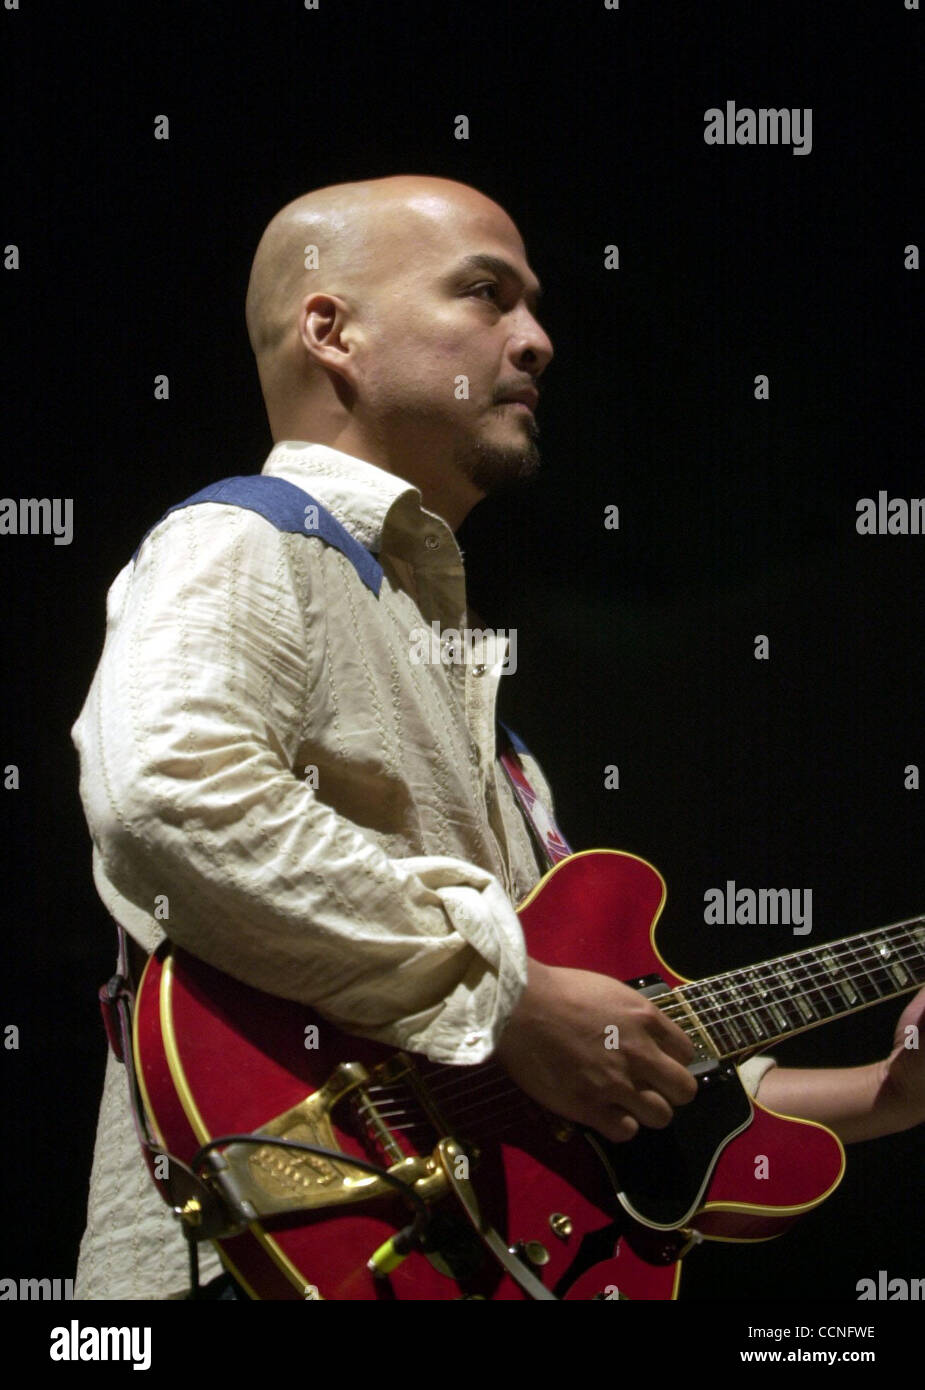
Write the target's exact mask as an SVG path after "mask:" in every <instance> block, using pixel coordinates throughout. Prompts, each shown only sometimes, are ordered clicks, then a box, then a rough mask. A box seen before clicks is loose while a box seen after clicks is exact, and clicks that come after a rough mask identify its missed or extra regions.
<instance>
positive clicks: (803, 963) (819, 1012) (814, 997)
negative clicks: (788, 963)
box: [790, 951, 838, 1023]
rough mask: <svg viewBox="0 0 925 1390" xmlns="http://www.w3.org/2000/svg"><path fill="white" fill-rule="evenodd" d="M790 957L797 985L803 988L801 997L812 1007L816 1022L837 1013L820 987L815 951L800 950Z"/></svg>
mask: <svg viewBox="0 0 925 1390" xmlns="http://www.w3.org/2000/svg"><path fill="white" fill-rule="evenodd" d="M790 959H791V960H792V961H793V973H794V974H795V975H796V978H797V985H798V987H799V988H800V989H802V990H803V998H804V999H805V1000H806V1002H807V1004H808V1005H809V1007H810V1008H811V1009H812V1011H813V1014H814V1015H815V1018H816V1022H817V1023H821V1022H822V1021H823V1019H826V1018H831V1017H832V1015H833V1014H835V1013H838V1009H836V1008H835V1007H834V1006H833V1004H832V1002H831V1000H830V999H829V997H828V995H827V994H826V993H825V990H824V989H821V988H820V981H819V976H818V966H817V965H816V960H815V952H814V951H800V952H799V954H797V955H794V956H791V957H790Z"/></svg>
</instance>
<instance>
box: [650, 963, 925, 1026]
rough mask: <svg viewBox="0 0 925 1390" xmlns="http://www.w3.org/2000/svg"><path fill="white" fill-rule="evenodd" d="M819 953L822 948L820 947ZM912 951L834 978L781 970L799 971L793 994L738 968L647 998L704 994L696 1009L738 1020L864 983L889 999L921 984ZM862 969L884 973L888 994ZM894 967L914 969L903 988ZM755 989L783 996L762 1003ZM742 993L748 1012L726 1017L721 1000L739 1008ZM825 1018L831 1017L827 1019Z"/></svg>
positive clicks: (827, 973) (826, 970)
mask: <svg viewBox="0 0 925 1390" xmlns="http://www.w3.org/2000/svg"><path fill="white" fill-rule="evenodd" d="M819 949H825V948H824V947H822V948H819ZM913 951H914V954H903V953H902V952H901V951H899V950H896V951H894V953H893V956H892V959H891V960H890V961H889V962H886V961H884V960H883V959H882V958H881V957H879V956H875V955H871V957H870V958H869V961H868V962H867V963H861V964H862V966H863V968H861V969H856V970H854V971H847V970H844V971H842V972H840V973H838V974H836V972H835V971H833V970H832V969H831V967H828V966H826V965H825V964H824V963H823V964H821V965H820V966H818V967H817V968H816V970H815V972H814V971H813V970H812V969H811V968H810V967H809V966H808V965H803V964H800V965H796V966H790V967H786V966H785V967H784V968H785V969H787V973H788V974H796V973H797V972H798V971H799V972H801V973H802V974H803V975H804V976H805V977H806V979H797V980H796V984H797V986H798V987H799V988H798V989H797V991H796V992H794V990H793V989H792V988H791V987H790V986H788V985H787V984H786V982H785V981H784V980H783V979H781V977H780V975H779V974H778V975H777V976H776V977H774V978H768V977H765V978H762V977H761V976H760V975H759V976H758V977H757V982H756V980H754V979H747V978H745V974H746V972H748V971H757V969H758V967H757V966H742V967H740V969H739V970H736V971H729V972H727V974H725V975H719V976H711V977H707V978H706V979H703V980H691V981H689V982H688V983H687V984H682V985H678V986H676V988H675V989H673V990H666V991H665V993H664V994H659V995H653V996H650V999H651V1002H652V1003H655V1004H657V1003H658V1001H659V999H670V998H671V997H672V996H677V995H681V996H682V998H684V997H689V998H690V999H691V1000H692V999H693V994H694V992H695V991H696V990H701V991H704V992H705V993H706V994H708V995H711V996H712V999H705V1000H704V1001H702V1002H701V1005H700V1009H701V1010H702V1011H703V1012H704V1013H711V1012H712V1013H714V1014H722V1016H723V1017H725V1018H730V1017H731V1018H739V1017H742V1014H743V1013H753V1012H754V1011H755V1009H757V1008H761V1007H766V1005H767V1002H770V1003H772V1004H778V1005H779V1004H780V1003H781V1002H787V1001H792V1000H794V999H795V998H800V997H802V998H806V997H808V996H809V995H811V994H819V993H822V991H823V990H825V989H832V990H836V991H837V990H838V988H839V985H847V984H857V983H859V982H861V981H865V980H866V981H867V982H868V983H869V984H871V985H873V987H874V988H875V989H877V990H878V999H887V998H892V997H893V996H895V995H896V994H900V993H902V992H903V991H904V990H907V989H910V988H913V987H914V985H915V984H917V983H922V981H921V980H916V978H915V976H916V974H917V973H918V972H919V971H920V970H921V971H922V973H923V976H925V953H922V952H920V951H919V948H918V947H913ZM856 963H857V962H856ZM775 964H777V965H780V964H783V960H781V961H780V962H775ZM866 965H876V966H877V967H878V968H879V969H881V970H884V971H885V972H886V973H887V976H888V980H889V985H890V989H889V993H888V994H884V993H882V992H880V990H879V986H878V985H877V983H876V981H874V980H873V979H872V978H871V972H870V970H869V969H867V968H866ZM897 965H900V966H909V965H913V966H915V967H916V968H915V969H914V970H912V971H910V975H911V976H912V978H911V980H910V981H909V982H908V983H907V984H903V985H897V984H896V981H895V978H894V977H893V976H891V975H890V974H889V971H890V969H891V968H892V967H895V966H897ZM736 976H739V977H740V978H739V980H738V982H736V980H735V978H734V977H736ZM711 981H716V982H721V981H722V982H724V985H723V988H717V987H715V986H713V987H711ZM726 981H729V983H728V984H725V982H726ZM807 982H808V986H809V987H808V988H807V987H806V985H807ZM759 986H763V987H764V992H765V993H767V992H768V991H769V990H771V989H777V990H780V991H783V995H782V997H781V998H777V999H775V998H773V997H772V998H771V999H770V1001H766V1000H764V999H763V998H762V997H761V991H760V989H759ZM745 990H752V991H753V992H754V995H755V996H756V997H755V999H754V1003H753V1005H752V1007H751V1008H749V1009H744V1010H742V1012H741V1013H737V1014H736V1013H733V1014H729V1013H728V1011H727V1010H726V1008H725V1007H724V1000H725V999H726V998H728V999H729V1000H730V1001H731V1002H733V1003H735V1004H740V1005H741V1003H742V997H741V996H742V994H743V993H744V991H745ZM862 997H863V996H862ZM866 1002H868V1003H876V1002H877V1000H875V999H871V1000H868V1001H866ZM672 1007H674V1008H675V1009H676V1011H677V1012H683V1009H682V1006H681V1005H680V1004H678V1005H675V1006H672V1005H671V1004H670V1003H669V1004H668V1005H666V1007H665V1009H664V1010H663V1011H664V1012H668V1011H669V1010H670V1009H671V1008H672ZM852 1007H853V1005H850V1004H845V1005H844V1009H846V1010H847V1009H850V1008H852ZM829 1016H830V1017H831V1015H829Z"/></svg>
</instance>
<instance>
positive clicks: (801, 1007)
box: [777, 957, 818, 1027]
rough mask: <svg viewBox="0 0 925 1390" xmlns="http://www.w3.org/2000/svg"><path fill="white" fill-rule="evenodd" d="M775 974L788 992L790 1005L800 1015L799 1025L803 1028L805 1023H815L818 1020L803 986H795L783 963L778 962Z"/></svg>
mask: <svg viewBox="0 0 925 1390" xmlns="http://www.w3.org/2000/svg"><path fill="white" fill-rule="evenodd" d="M786 959H792V957H785V960H786ZM777 973H778V974H779V975H780V978H781V980H782V981H783V984H784V986H785V987H786V989H787V990H788V991H789V1000H790V1004H791V1005H792V1007H793V1008H795V1009H796V1011H797V1013H798V1014H799V1015H800V1022H801V1024H802V1025H803V1026H804V1027H805V1025H806V1024H807V1023H817V1022H818V1018H817V1016H816V1013H815V1011H814V1010H813V1008H812V1006H811V1004H810V1003H809V1001H808V999H806V998H805V996H804V994H803V986H802V985H798V984H797V982H796V980H795V979H794V977H793V975H791V973H790V971H789V970H788V969H787V966H786V965H785V964H784V962H783V961H781V962H779V964H778V967H777Z"/></svg>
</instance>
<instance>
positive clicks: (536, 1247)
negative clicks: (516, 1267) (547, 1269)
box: [521, 1240, 549, 1269]
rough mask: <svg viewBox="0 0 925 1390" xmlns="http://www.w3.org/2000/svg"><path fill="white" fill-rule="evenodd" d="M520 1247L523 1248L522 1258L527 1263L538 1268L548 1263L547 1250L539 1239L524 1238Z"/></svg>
mask: <svg viewBox="0 0 925 1390" xmlns="http://www.w3.org/2000/svg"><path fill="white" fill-rule="evenodd" d="M521 1248H522V1250H523V1255H524V1259H525V1260H526V1261H527V1263H528V1264H531V1265H534V1266H536V1268H538V1269H539V1268H542V1266H543V1265H548V1264H549V1251H548V1250H547V1249H546V1246H545V1245H542V1244H541V1243H540V1241H538V1240H525V1241H524V1243H523V1246H522V1247H521Z"/></svg>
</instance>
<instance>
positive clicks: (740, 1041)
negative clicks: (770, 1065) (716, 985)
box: [720, 974, 754, 1051]
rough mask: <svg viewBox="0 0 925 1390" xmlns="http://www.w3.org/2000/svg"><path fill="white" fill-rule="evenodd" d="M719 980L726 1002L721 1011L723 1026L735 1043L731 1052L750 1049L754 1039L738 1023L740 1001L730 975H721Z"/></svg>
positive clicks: (740, 1009)
mask: <svg viewBox="0 0 925 1390" xmlns="http://www.w3.org/2000/svg"><path fill="white" fill-rule="evenodd" d="M720 979H721V982H722V985H723V996H724V998H725V1000H726V1003H725V1007H724V1009H723V1015H724V1017H723V1026H724V1027H725V1028H726V1030H727V1032H729V1033H731V1034H732V1038H733V1041H734V1042H735V1048H732V1049H731V1051H735V1050H736V1049H739V1050H742V1049H744V1048H747V1047H750V1046H751V1045H752V1043H753V1042H754V1039H753V1038H750V1037H749V1036H748V1034H747V1033H746V1031H745V1029H744V1028H743V1027H742V1026H741V1025H740V1023H739V1017H740V1015H741V1013H742V1000H741V998H740V996H739V993H738V991H737V989H736V987H735V985H734V984H733V982H732V975H731V974H729V975H723V976H721V977H720Z"/></svg>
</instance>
